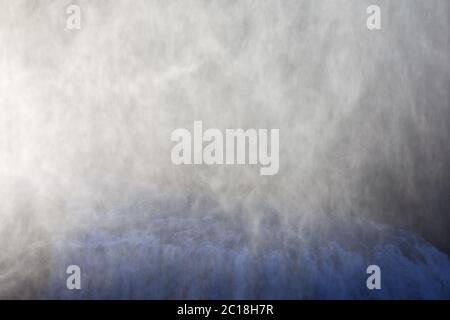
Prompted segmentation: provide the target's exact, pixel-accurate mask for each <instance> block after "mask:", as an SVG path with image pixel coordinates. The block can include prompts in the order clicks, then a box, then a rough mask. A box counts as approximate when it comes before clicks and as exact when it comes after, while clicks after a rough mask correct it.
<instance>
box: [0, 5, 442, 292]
mask: <svg viewBox="0 0 450 320" xmlns="http://www.w3.org/2000/svg"><path fill="white" fill-rule="evenodd" d="M69 4H78V5H79V6H80V7H81V12H82V13H81V14H82V21H81V30H67V29H66V19H67V17H68V15H67V14H66V8H67V6H68V5H69ZM370 4H377V5H379V6H380V7H381V10H382V30H380V31H369V30H367V28H366V19H367V16H368V15H367V14H366V8H367V7H368V6H369V5H370ZM449 22H450V2H449V1H447V0H428V1H418V0H417V1H414V0H397V1H382V0H378V1H361V0H345V1H341V0H323V1H312V0H309V1H300V0H295V1H294V0H292V1H289V0H283V1H275V0H267V1H261V0H258V1H225V0H223V1H200V0H195V1H194V0H187V1H186V0H183V1H166V0H165V1H162V0H161V1H141V0H133V1H131V0H126V1H125V0H114V1H112V0H109V1H106V0H96V1H44V0H42V1H38V0H35V1H33V0H26V1H20V0H15V1H8V0H0V44H1V45H0V297H47V296H49V294H48V288H49V285H48V283H49V281H50V280H49V279H52V272H53V273H54V272H56V271H55V268H54V262H53V261H54V260H58V257H62V256H63V255H64V254H63V253H62V252H64V250H65V249H64V247H65V246H66V245H67V246H69V247H71V246H72V244H73V243H78V246H77V245H75V249H74V247H71V248H72V249H71V252H72V251H75V252H84V251H83V250H87V251H89V250H88V249H86V248H87V245H86V243H89V244H90V245H92V243H93V242H90V241H91V240H89V239H90V238H89V237H87V236H86V234H99V233H101V232H109V233H111V234H112V235H111V234H109V235H108V236H106V237H103V238H102V241H106V242H111V241H114V240H115V239H116V238H117V237H119V236H117V235H123V234H125V233H129V232H134V231H136V230H138V231H139V232H141V233H140V235H139V237H140V239H142V236H144V237H145V235H146V234H149V233H150V231H152V232H156V233H157V234H158V237H163V236H166V237H169V238H170V239H171V241H172V240H173V241H175V242H176V239H177V238H176V235H177V233H176V232H174V231H173V229H171V228H169V227H167V226H166V224H170V222H164V223H163V227H161V228H159V227H158V223H159V222H158V221H160V220H157V219H156V220H155V216H158V219H160V218H161V217H163V218H164V217H171V216H177V217H179V216H181V217H183V219H184V218H186V217H187V216H189V217H194V218H196V219H200V220H201V219H202V218H203V217H205V216H207V215H212V216H213V217H214V218H213V219H212V220H211V221H210V222H207V223H206V226H207V227H203V226H201V225H200V224H199V223H196V222H195V221H197V220H194V222H192V225H191V224H189V223H187V222H183V223H182V225H183V228H186V232H187V234H184V233H183V237H182V239H183V240H182V241H181V240H180V241H181V242H183V241H186V239H196V241H201V242H202V243H204V242H208V241H213V240H214V234H215V233H217V232H226V231H227V227H225V226H226V225H227V223H231V224H232V225H233V226H234V227H230V229H233V228H234V229H233V230H235V233H234V236H233V237H239V236H243V237H244V238H246V240H245V243H252V245H251V246H250V247H252V248H256V247H258V248H259V247H261V248H265V246H266V244H265V241H267V242H268V243H272V241H271V240H272V239H274V238H276V237H281V236H285V235H287V234H289V232H292V233H293V234H295V236H297V237H300V238H302V239H303V238H306V237H307V236H306V234H307V232H306V231H305V230H310V231H308V232H311V233H313V234H315V236H314V237H315V239H316V240H315V241H317V242H318V245H319V247H320V245H324V246H326V245H327V244H328V243H329V237H332V236H333V235H334V233H335V232H336V230H335V227H334V225H335V221H339V222H336V223H338V224H340V223H344V224H345V223H350V224H351V223H353V222H354V221H360V220H361V221H366V219H367V221H373V222H378V223H382V224H388V225H391V226H393V227H395V228H404V229H406V230H409V231H410V232H412V233H414V234H417V235H418V236H421V237H423V238H425V240H426V241H429V242H431V243H432V244H433V245H434V246H435V247H436V248H438V249H439V250H441V251H442V252H445V253H446V254H448V253H449V252H450V235H449V234H450V233H449V228H450V143H449V138H450V126H449V124H450V103H449V95H450V78H449V77H450V56H449V52H450V50H449V49H450V48H449V39H450V34H449V33H450V25H449ZM194 120H202V121H203V125H204V127H205V128H208V127H214V128H219V129H225V128H239V127H242V128H268V129H270V128H279V129H280V171H279V173H278V174H277V175H275V176H260V175H259V170H258V167H256V166H211V167H207V166H174V165H173V164H172V162H171V160H170V150H171V148H172V146H173V143H172V142H171V141H170V134H171V132H172V131H173V130H175V129H176V128H180V127H185V128H188V129H190V130H192V126H193V121H194ZM117 212H120V214H117ZM221 218H223V219H226V220H227V221H228V222H226V223H225V222H224V224H223V225H220V224H218V225H217V227H214V228H213V229H212V230H209V229H208V227H211V226H214V225H215V224H216V223H217V221H220V219H221ZM164 221H165V220H164ZM189 221H190V220H189ZM173 225H176V223H175V224H173ZM236 225H237V226H239V227H237V226H236ZM268 225H269V226H270V227H269V229H268V230H269V231H267V232H269V236H267V234H266V233H265V231H264V230H265V229H264V228H265V227H266V226H268ZM166 227H167V228H168V229H167V230H166V229H164V228H166ZM174 228H175V229H176V227H174ZM236 228H238V229H237V231H236ZM239 228H243V229H245V231H242V230H241V231H239V230H240V229H239ZM200 229H201V230H203V231H205V230H209V231H208V232H206V233H205V234H204V235H203V236H201V237H200V238H201V239H200V240H199V239H197V238H196V236H198V235H199V232H197V231H196V230H200ZM97 230H101V231H97ZM155 230H156V231H155ZM351 230H353V229H351ZM191 233H192V234H191ZM343 233H344V234H345V233H347V232H343ZM348 233H350V234H351V233H352V231H349V232H348ZM364 234H366V232H361V233H360V237H358V236H356V235H355V238H354V239H353V238H352V239H350V240H349V243H350V244H357V243H359V242H364ZM244 235H245V236H244ZM384 235H385V233H383V232H379V233H377V235H376V236H374V239H373V241H372V242H370V243H371V245H370V246H376V245H378V244H380V243H381V242H382V241H385V240H386V239H385V236H384ZM88 238H89V239H88ZM86 239H88V240H86ZM174 239H175V240H174ZM221 239H222V238H221ZM243 241H244V240H243ZM280 241H281V242H280V248H282V249H283V250H284V249H286V248H287V247H286V246H287V243H289V241H290V240H289V238H286V239H284V240H280ZM218 242H220V243H221V245H222V244H223V243H225V242H226V241H225V242H224V240H223V239H222V240H218ZM274 242H276V241H275V240H274ZM69 243H70V245H69ZM94 243H95V241H94ZM158 243H159V242H158ZM239 243H240V242H239V241H237V243H236V244H234V245H236V246H238V247H239V246H240V244H239ZM94 247H95V246H94ZM59 248H62V249H59ZM83 248H84V249H83ZM59 250H60V251H59ZM92 250H93V251H94V253H93V255H94V256H96V255H97V257H98V256H99V255H100V256H102V255H105V256H107V254H104V253H102V252H101V251H100V252H97V251H96V249H95V248H94V249H92ZM255 250H257V249H255ZM283 250H282V251H283ZM330 250H331V251H333V248H331V249H330ZM136 251H137V253H136V255H135V256H131V257H129V259H128V260H130V261H133V259H135V258H136V259H138V256H139V248H138V247H137V248H136ZM95 252H97V253H95ZM180 252H185V251H183V250H182V249H180ZM283 252H287V251H286V250H284V251H283ZM80 254H81V253H80ZM83 254H85V252H84V253H83ZM86 254H87V253H86ZM76 257H77V255H76V254H75V258H74V257H73V256H71V257H70V258H69V259H67V261H66V260H64V259H63V260H64V263H66V262H67V263H68V264H77V261H76V260H77V259H81V260H83V259H85V258H83V259H82V258H80V257H79V256H78V258H76ZM439 257H440V259H442V260H439V261H442V263H441V264H440V265H441V266H442V265H444V266H448V256H445V258H444V257H443V256H439ZM61 259H62V258H61ZM83 261H84V260H83ZM106 261H109V260H106ZM158 261H159V260H158V258H155V260H153V261H152V262H151V263H150V264H151V265H155V264H157V263H158ZM168 261H170V260H168ZM64 263H63V262H61V263H60V264H61V268H63V266H64ZM92 263H93V264H96V262H92ZM56 264H58V263H56ZM80 264H81V262H80ZM98 264H99V265H100V263H98ZM112 264H114V263H113V262H112ZM106 265H107V264H106ZM205 265H206V263H205ZM361 265H364V263H361ZM170 266H171V264H170V263H168V265H167V266H166V267H167V268H170ZM249 268H250V270H252V269H251V267H249ZM405 269H408V267H405ZM61 270H63V271H62V273H58V276H57V277H60V276H62V277H63V278H64V276H65V275H64V268H63V269H61ZM61 270H60V269H58V272H60V271H61ZM120 270H122V269H121V267H120V266H119V267H117V269H116V270H115V272H116V273H117V272H118V273H120V272H121V271H120ZM164 270H165V269H164V268H163V267H162V268H161V270H160V272H161V273H164ZM292 270H293V267H292V268H287V269H286V270H285V273H286V275H289V274H292V272H293V271H292ZM421 270H422V269H421ZM444 270H445V268H444ZM446 271H447V272H448V270H446ZM111 272H113V271H111ZM224 272H225V271H224ZM358 272H359V271H358ZM427 272H430V271H429V270H428V269H427V268H424V269H423V270H422V271H420V272H419V274H426V273H427ZM113 273H114V272H113ZM174 274H176V272H175V271H174ZM447 274H448V273H447ZM110 277H113V276H112V275H111V276H110ZM243 277H244V278H245V277H246V273H244V275H243ZM362 277H363V278H364V270H363V274H362ZM287 279H289V276H287ZM137 280H139V279H137ZM137 280H136V281H137ZM274 281H275V282H276V281H277V280H274ZM286 281H287V280H286ZM330 281H332V280H330ZM50 282H51V281H50ZM55 283H56V282H55ZM448 283H449V282H447V283H445V284H444V285H443V288H444V289H445V290H447V291H446V292H447V294H448V290H449V288H448V287H446V286H447V285H448ZM60 285H62V286H64V282H62V283H61V284H60ZM51 286H53V285H51ZM55 286H57V284H55ZM274 286H275V287H276V285H274ZM311 286H312V287H313V286H314V282H312V283H311ZM119 287H120V286H119V285H118V287H114V288H113V289H114V290H117V291H120V290H122V289H120V288H119ZM111 290H112V289H111ZM159 290H162V289H161V288H160V289H159ZM199 290H200V289H199ZM211 290H212V289H211ZM305 290H308V288H306V289H305ZM311 290H312V289H311ZM343 290H345V289H343ZM406 290H408V289H406ZM50 291H51V290H50ZM200 291H201V290H200ZM212 292H214V290H212ZM243 292H244V293H243V294H242V296H244V297H246V294H245V290H244V291H243ZM225 293H226V292H225ZM225 293H224V294H225ZM57 296H58V297H59V295H57ZM128 296H133V295H132V294H129V295H128ZM170 296H171V295H170V293H168V297H170ZM186 296H190V295H189V294H186V295H181V297H186ZM192 296H194V297H198V296H201V295H197V296H196V295H195V294H193V295H192ZM210 296H211V295H207V294H206V295H205V297H210ZM225 296H226V295H225ZM247 296H248V295H247ZM318 296H320V294H318ZM393 296H395V294H394V295H393Z"/></svg>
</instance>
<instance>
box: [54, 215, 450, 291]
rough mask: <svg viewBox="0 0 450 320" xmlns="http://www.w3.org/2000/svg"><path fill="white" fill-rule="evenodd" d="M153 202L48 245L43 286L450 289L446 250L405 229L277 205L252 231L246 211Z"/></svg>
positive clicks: (99, 288) (104, 288) (103, 288)
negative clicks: (175, 209) (163, 206)
mask: <svg viewBox="0 0 450 320" xmlns="http://www.w3.org/2000/svg"><path fill="white" fill-rule="evenodd" d="M151 211H152V210H151V209H150V208H145V207H142V208H140V209H137V208H136V207H135V206H133V207H123V208H121V209H120V210H114V211H113V212H111V213H110V214H109V222H108V223H107V225H105V226H104V228H95V229H92V230H89V231H88V232H84V233H81V234H80V233H78V234H76V235H74V236H73V237H72V238H69V239H65V242H61V243H60V245H58V246H56V247H55V248H54V250H53V251H52V253H51V265H52V267H51V269H52V270H53V273H52V276H51V277H50V280H49V284H48V289H47V291H46V293H45V294H46V295H48V296H49V297H52V298H66V299H68V298H70V299H73V298H75V299H77V298H89V299H96V298H106V299H129V298H133V299H136V298H139V299H205V298H208V299H211V298H212V299H313V298H320V299H342V298H352V299H387V298H390V299H431V298H439V299H442V298H450V260H449V259H448V256H447V255H446V254H444V253H442V252H440V251H439V250H437V249H436V248H434V247H433V246H432V245H431V244H429V243H428V242H426V241H424V240H423V239H420V238H419V237H417V236H415V235H414V234H412V233H409V232H406V231H401V230H395V229H393V228H391V227H388V226H385V225H380V224H375V223H371V222H369V221H363V220H360V219H354V220H352V221H342V220H333V219H332V218H330V219H329V220H326V221H327V222H326V225H324V224H323V223H322V224H321V225H315V226H314V227H313V228H309V229H305V228H296V227H295V226H291V227H286V226H282V225H281V224H280V221H279V220H278V218H277V215H276V214H266V216H265V218H264V219H262V221H261V222H260V224H259V225H258V226H257V230H258V232H257V233H256V234H255V231H254V229H253V231H252V228H255V226H253V227H251V226H248V225H246V221H245V219H234V220H232V219H224V218H223V216H218V215H208V214H203V215H201V217H200V216H198V215H194V217H189V216H188V215H187V214H186V213H184V214H182V213H180V214H176V215H173V216H167V215H166V214H161V215H154V214H153V215H152V214H150V212H151ZM144 220H146V221H147V222H146V223H143V222H144ZM331 221H333V222H331ZM114 226H115V227H116V228H114ZM73 263H76V264H78V265H79V266H80V267H81V268H82V270H83V280H82V290H81V291H74V292H73V291H68V290H67V289H66V288H65V279H66V277H67V275H66V274H65V268H66V267H67V266H68V265H70V264H73ZM371 264H376V265H379V266H380V268H381V272H382V290H374V291H370V290H368V289H367V286H366V279H367V277H368V275H367V274H366V268H367V266H369V265H371Z"/></svg>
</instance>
